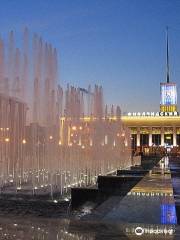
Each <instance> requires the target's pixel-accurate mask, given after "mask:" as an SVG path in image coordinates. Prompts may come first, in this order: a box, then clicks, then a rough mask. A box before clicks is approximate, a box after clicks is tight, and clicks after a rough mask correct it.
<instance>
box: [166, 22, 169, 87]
mask: <svg viewBox="0 0 180 240" xmlns="http://www.w3.org/2000/svg"><path fill="white" fill-rule="evenodd" d="M166 71H167V76H166V77H167V83H169V38H168V26H167V27H166Z"/></svg>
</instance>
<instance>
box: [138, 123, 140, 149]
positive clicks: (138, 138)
mask: <svg viewBox="0 0 180 240" xmlns="http://www.w3.org/2000/svg"><path fill="white" fill-rule="evenodd" d="M137 147H140V128H139V127H138V128H137Z"/></svg>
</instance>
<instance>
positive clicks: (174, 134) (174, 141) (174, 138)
mask: <svg viewBox="0 0 180 240" xmlns="http://www.w3.org/2000/svg"><path fill="white" fill-rule="evenodd" d="M176 146H177V142H176V127H173V147H176Z"/></svg>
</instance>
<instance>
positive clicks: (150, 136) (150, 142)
mask: <svg viewBox="0 0 180 240" xmlns="http://www.w3.org/2000/svg"><path fill="white" fill-rule="evenodd" d="M151 146H152V127H150V128H149V147H151Z"/></svg>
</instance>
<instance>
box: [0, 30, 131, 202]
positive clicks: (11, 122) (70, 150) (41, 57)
mask: <svg viewBox="0 0 180 240" xmlns="http://www.w3.org/2000/svg"><path fill="white" fill-rule="evenodd" d="M22 46H23V47H22V49H21V48H18V47H17V46H16V43H15V37H14V32H13V31H11V32H10V33H9V39H8V43H7V45H6V44H5V43H4V41H3V40H2V39H0V138H1V145H0V169H1V170H0V184H1V192H2V193H9V194H10V193H12V194H13V193H14V192H16V194H18V193H21V194H39V195H45V194H48V193H50V195H51V197H52V198H53V196H54V194H56V196H57V194H58V197H61V196H65V195H66V194H67V193H68V192H69V190H70V188H71V187H72V186H88V185H92V184H95V183H96V179H97V176H98V175H103V174H104V175H105V174H107V173H110V172H113V171H115V170H116V169H117V168H126V167H128V166H130V165H131V157H130V155H131V154H130V147H131V146H130V145H131V143H130V132H129V130H128V129H127V128H126V127H125V126H124V125H123V123H122V121H121V110H120V107H119V106H117V107H116V109H115V107H114V106H111V108H110V111H108V107H107V106H106V105H105V104H104V98H103V89H102V87H101V86H98V85H95V87H94V88H92V87H91V86H88V87H87V89H85V88H80V87H78V88H76V87H73V86H70V85H67V88H66V89H65V90H63V89H62V87H61V86H60V85H59V84H58V59H57V51H56V49H55V48H53V46H52V45H51V44H49V43H47V42H45V41H44V40H43V39H42V38H41V37H40V36H38V35H37V34H34V35H33V38H32V39H31V37H30V34H29V31H28V29H27V28H26V29H25V30H24V33H23V40H22Z"/></svg>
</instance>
